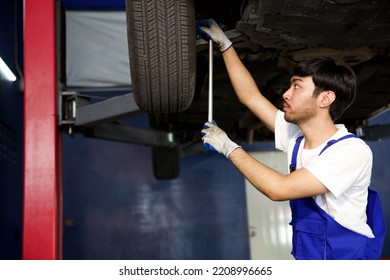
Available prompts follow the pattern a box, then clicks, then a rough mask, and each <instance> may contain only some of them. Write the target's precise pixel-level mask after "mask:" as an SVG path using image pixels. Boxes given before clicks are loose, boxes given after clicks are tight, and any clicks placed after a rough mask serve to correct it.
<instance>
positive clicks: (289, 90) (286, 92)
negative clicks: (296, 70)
mask: <svg viewBox="0 0 390 280" xmlns="http://www.w3.org/2000/svg"><path fill="white" fill-rule="evenodd" d="M291 90H292V87H290V88H289V89H288V90H286V91H285V92H284V93H283V99H284V100H289V99H290V96H291Z"/></svg>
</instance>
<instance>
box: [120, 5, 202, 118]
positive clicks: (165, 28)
mask: <svg viewBox="0 0 390 280" xmlns="http://www.w3.org/2000/svg"><path fill="white" fill-rule="evenodd" d="M126 18H127V31H128V48H129V57H130V72H131V79H132V88H133V92H134V98H135V102H136V103H137V105H138V106H139V108H140V109H141V110H143V111H146V112H162V113H171V112H180V111H184V110H185V109H187V108H188V107H189V106H190V104H191V102H192V99H193V97H194V92H195V73H196V49H195V40H196V39H195V9H194V3H193V0H159V1H150V0H126Z"/></svg>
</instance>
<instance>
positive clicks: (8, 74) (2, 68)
mask: <svg viewBox="0 0 390 280" xmlns="http://www.w3.org/2000/svg"><path fill="white" fill-rule="evenodd" d="M0 72H1V73H3V74H4V76H5V78H6V79H7V80H8V81H11V82H15V81H16V76H15V75H14V73H12V71H11V70H10V69H9V68H8V66H7V64H5V62H4V61H3V59H2V58H1V57H0Z"/></svg>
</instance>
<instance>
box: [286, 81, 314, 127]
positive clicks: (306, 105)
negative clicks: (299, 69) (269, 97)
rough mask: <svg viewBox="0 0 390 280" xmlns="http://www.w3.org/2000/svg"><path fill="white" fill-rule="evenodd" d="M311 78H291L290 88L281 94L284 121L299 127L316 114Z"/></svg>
mask: <svg viewBox="0 0 390 280" xmlns="http://www.w3.org/2000/svg"><path fill="white" fill-rule="evenodd" d="M314 90H315V85H314V83H313V79H312V77H299V76H293V77H292V78H291V86H290V88H289V89H288V90H287V91H286V92H285V93H284V94H283V99H284V104H283V111H284V112H285V116H284V118H285V120H286V121H288V122H291V123H294V124H296V125H300V124H302V123H304V122H306V121H307V120H309V119H311V118H313V117H315V116H316V114H317V98H315V97H314V96H313V92H314Z"/></svg>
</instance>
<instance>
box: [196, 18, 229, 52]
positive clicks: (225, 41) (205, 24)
mask: <svg viewBox="0 0 390 280" xmlns="http://www.w3.org/2000/svg"><path fill="white" fill-rule="evenodd" d="M196 29H197V35H199V36H200V37H203V38H205V39H207V40H212V41H213V42H214V43H216V44H217V45H218V46H219V50H220V51H221V52H224V51H226V50H227V49H229V48H230V47H231V45H232V42H231V41H230V40H229V38H228V37H227V36H226V35H225V33H224V32H223V30H222V29H221V28H220V27H219V25H218V24H217V23H216V22H215V21H214V20H213V19H208V20H200V21H198V22H196Z"/></svg>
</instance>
